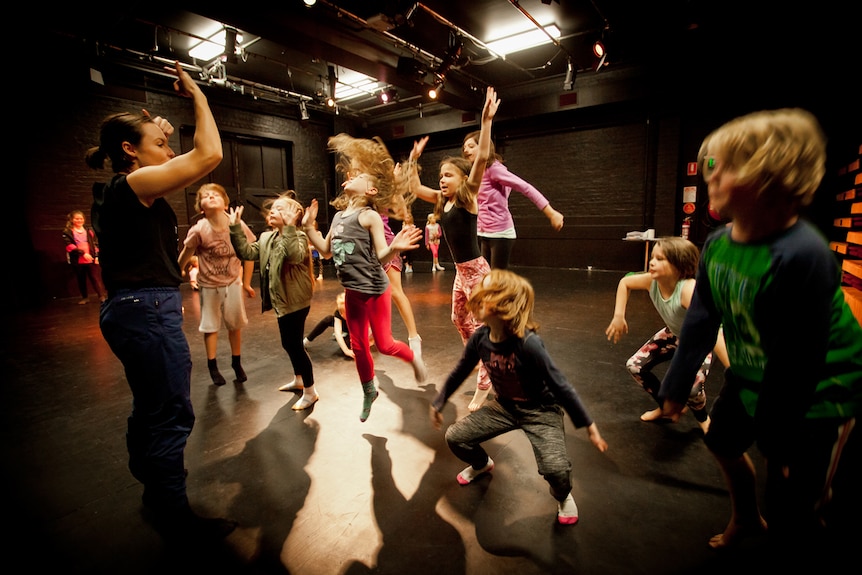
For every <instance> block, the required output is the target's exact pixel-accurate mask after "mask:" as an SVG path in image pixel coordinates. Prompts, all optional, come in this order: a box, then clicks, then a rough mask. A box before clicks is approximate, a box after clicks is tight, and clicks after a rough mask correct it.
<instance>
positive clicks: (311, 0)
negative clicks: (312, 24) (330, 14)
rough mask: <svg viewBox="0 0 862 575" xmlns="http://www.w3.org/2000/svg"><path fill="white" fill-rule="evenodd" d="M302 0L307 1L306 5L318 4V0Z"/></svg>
mask: <svg viewBox="0 0 862 575" xmlns="http://www.w3.org/2000/svg"><path fill="white" fill-rule="evenodd" d="M302 1H303V2H304V3H305V5H306V6H308V7H309V8H311V7H312V6H314V5H315V4H317V0H302Z"/></svg>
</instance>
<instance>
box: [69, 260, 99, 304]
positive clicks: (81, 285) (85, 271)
mask: <svg viewBox="0 0 862 575" xmlns="http://www.w3.org/2000/svg"><path fill="white" fill-rule="evenodd" d="M101 273H102V270H101V269H100V268H99V266H98V265H97V264H77V265H75V277H76V279H77V280H78V290H80V292H81V298H83V299H87V297H88V294H87V280H88V279H89V280H90V283H91V284H93V288H95V290H96V295H98V296H99V297H102V295H103V294H104V293H105V290H104V288H103V287H102V279H101V278H100V277H99V276H100V275H101Z"/></svg>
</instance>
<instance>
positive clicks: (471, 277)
mask: <svg viewBox="0 0 862 575" xmlns="http://www.w3.org/2000/svg"><path fill="white" fill-rule="evenodd" d="M455 271H456V273H455V283H454V284H453V285H452V323H454V324H455V328H456V329H457V330H458V333H459V334H461V341H463V342H464V343H465V344H466V343H467V340H468V339H470V336H471V335H473V332H474V331H476V330H477V329H479V327H480V326H481V325H482V322H480V321H479V320H477V319H476V318H475V317H473V314H472V313H470V312H469V311H468V310H467V300H468V299H470V294H472V293H473V290H474V289H475V288H476V286H477V285H479V282H481V281H482V278H484V277H485V274H487V273H488V272H489V271H491V267H490V266H489V265H488V261H487V260H486V259H485V258H483V257H478V258H476V259H474V260H470V261H468V262H463V263H460V264H459V263H456V264H455ZM477 383H478V387H479V389H483V390H484V389H488V388H490V387H491V377H490V376H489V375H488V372H487V371H486V370H485V366H484V365H483V364H482V363H481V362H480V364H479V376H478V378H477Z"/></svg>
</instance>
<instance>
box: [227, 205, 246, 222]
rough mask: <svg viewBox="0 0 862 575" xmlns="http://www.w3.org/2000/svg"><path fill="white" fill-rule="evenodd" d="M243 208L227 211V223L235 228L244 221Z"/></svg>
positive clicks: (238, 207)
mask: <svg viewBox="0 0 862 575" xmlns="http://www.w3.org/2000/svg"><path fill="white" fill-rule="evenodd" d="M242 208H243V206H237V207H235V208H230V209H229V210H228V211H227V221H228V224H229V225H231V226H235V225H236V224H238V223H239V222H240V220H241V219H242Z"/></svg>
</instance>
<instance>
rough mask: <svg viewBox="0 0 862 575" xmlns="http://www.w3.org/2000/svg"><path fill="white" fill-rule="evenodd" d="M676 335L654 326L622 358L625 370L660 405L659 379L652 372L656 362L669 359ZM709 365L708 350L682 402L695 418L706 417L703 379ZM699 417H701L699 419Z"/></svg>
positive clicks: (666, 329)
mask: <svg viewBox="0 0 862 575" xmlns="http://www.w3.org/2000/svg"><path fill="white" fill-rule="evenodd" d="M677 343H678V342H677V337H676V336H675V335H674V334H672V333H671V332H670V330H669V329H668V328H667V327H663V328H661V329H660V330H658V331H657V332H656V333H655V335H654V336H652V337H651V338H650V339H649V340H648V341H647V342H646V343H645V344H643V345H642V346H641V348H640V349H639V350H637V352H636V353H635V354H634V355H633V356H631V357H630V358H629V359H628V361H627V362H626V369H628V370H629V375H631V376H632V377H633V378H634V380H635V381H636V382H638V383H639V384H640V385H641V387H643V388H644V391H646V392H647V393H649V394H650V395H651V396H652V397H653V399H655V400H656V403H658V404H659V405H661V402H659V400H658V391H659V388H660V387H661V380H659V378H658V377H656V375H655V374H654V373H653V372H652V370H653V369H654V368H655V367H656V366H657V365H659V364H661V363H664V362H666V361H670V360H671V359H673V354H674V353H675V352H676V348H677ZM711 366H712V353H710V354H708V355H707V356H706V359H705V360H704V361H703V365H701V366H700V369H699V370H698V372H697V376H696V377H695V378H694V385H692V386H691V393H690V394H689V396H688V401H687V402H686V405H687V406H688V407H689V409H691V411H692V414H693V415H694V417H695V419H697V420H698V421H704V420H706V416H707V411H706V390H705V389H704V383H705V382H706V376H708V375H709V368H710V367H711ZM701 418H702V419H701Z"/></svg>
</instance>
